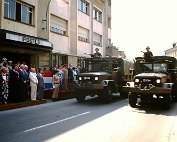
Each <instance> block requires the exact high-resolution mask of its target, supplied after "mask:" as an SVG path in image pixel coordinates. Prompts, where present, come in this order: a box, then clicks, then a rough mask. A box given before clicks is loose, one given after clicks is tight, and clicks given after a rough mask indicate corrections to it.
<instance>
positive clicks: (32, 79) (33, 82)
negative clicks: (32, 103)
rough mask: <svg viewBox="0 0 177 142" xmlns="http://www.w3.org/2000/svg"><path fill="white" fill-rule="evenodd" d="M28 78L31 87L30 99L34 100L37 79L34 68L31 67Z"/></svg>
mask: <svg viewBox="0 0 177 142" xmlns="http://www.w3.org/2000/svg"><path fill="white" fill-rule="evenodd" d="M29 79H30V87H31V100H36V97H37V84H38V79H37V75H36V70H35V68H31V70H30V74H29Z"/></svg>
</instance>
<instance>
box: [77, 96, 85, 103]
mask: <svg viewBox="0 0 177 142" xmlns="http://www.w3.org/2000/svg"><path fill="white" fill-rule="evenodd" d="M76 100H77V101H78V102H83V101H84V100H85V96H77V97H76Z"/></svg>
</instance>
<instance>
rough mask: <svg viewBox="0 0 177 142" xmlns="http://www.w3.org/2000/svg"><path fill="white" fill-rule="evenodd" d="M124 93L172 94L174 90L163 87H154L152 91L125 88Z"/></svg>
mask: <svg viewBox="0 0 177 142" xmlns="http://www.w3.org/2000/svg"><path fill="white" fill-rule="evenodd" d="M123 91H124V92H132V93H142V94H171V91H172V89H171V88H161V87H153V88H151V89H139V88H137V87H129V86H123Z"/></svg>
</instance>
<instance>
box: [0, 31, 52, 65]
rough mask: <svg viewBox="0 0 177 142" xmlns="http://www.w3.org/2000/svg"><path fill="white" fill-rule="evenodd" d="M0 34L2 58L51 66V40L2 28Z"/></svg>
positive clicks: (14, 61) (13, 61)
mask: <svg viewBox="0 0 177 142" xmlns="http://www.w3.org/2000/svg"><path fill="white" fill-rule="evenodd" d="M0 35H1V36H0V59H2V58H4V57H6V58H7V59H8V60H9V61H12V63H19V62H20V63H22V62H23V63H26V64H27V65H33V66H35V67H36V68H38V67H40V68H49V67H51V63H50V57H51V52H52V49H53V45H52V43H51V42H49V41H47V40H46V39H42V38H38V37H32V36H29V35H24V34H20V33H15V32H11V31H7V30H2V29H1V30H0Z"/></svg>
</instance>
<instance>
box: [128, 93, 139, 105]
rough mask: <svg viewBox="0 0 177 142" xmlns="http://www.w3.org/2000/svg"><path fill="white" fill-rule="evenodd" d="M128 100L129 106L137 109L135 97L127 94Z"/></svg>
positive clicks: (132, 94)
mask: <svg viewBox="0 0 177 142" xmlns="http://www.w3.org/2000/svg"><path fill="white" fill-rule="evenodd" d="M128 98H129V104H130V106H131V107H133V108H137V95H136V94H134V93H129V94H128Z"/></svg>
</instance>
